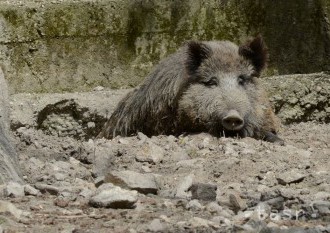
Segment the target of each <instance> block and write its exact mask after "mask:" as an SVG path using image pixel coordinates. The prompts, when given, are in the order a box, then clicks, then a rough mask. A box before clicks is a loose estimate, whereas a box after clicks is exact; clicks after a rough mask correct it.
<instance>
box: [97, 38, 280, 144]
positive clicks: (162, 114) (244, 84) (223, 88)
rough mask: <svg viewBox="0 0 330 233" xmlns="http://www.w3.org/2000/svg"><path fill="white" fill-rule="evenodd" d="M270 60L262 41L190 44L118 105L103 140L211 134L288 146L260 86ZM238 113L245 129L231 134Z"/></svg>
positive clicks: (193, 42)
mask: <svg viewBox="0 0 330 233" xmlns="http://www.w3.org/2000/svg"><path fill="white" fill-rule="evenodd" d="M267 58H268V53H267V48H266V46H265V44H264V42H263V40H262V38H261V36H257V37H256V38H254V39H253V40H250V41H248V42H246V43H245V44H243V45H242V46H240V47H238V46H236V45H235V44H233V43H231V42H228V41H209V42H208V41H204V42H198V41H190V42H188V43H186V44H185V45H184V46H183V47H181V48H180V49H179V50H178V51H177V52H176V53H174V54H172V55H170V56H169V57H167V58H166V59H164V60H163V61H161V62H160V63H159V65H158V66H156V68H155V70H154V71H153V72H152V73H151V74H150V75H149V76H148V77H147V78H146V79H145V81H144V82H143V83H142V85H141V86H140V87H139V88H137V89H135V90H134V91H132V92H130V93H129V94H128V95H127V96H126V97H125V98H124V99H123V100H121V101H120V102H119V104H118V106H117V108H116V109H115V111H114V112H113V114H112V115H111V117H110V119H109V121H108V122H107V123H106V124H105V126H104V129H103V130H102V132H101V133H100V134H99V137H105V138H113V137H115V136H116V135H121V136H130V135H133V134H136V133H137V132H139V131H140V132H143V133H144V134H146V135H148V136H152V135H159V134H174V135H179V134H181V133H185V132H186V133H189V132H209V133H211V134H213V135H216V136H222V135H223V134H225V135H226V136H227V135H232V136H236V135H238V136H241V137H254V138H257V139H264V140H267V141H272V142H280V143H283V141H282V140H281V139H280V138H278V137H277V136H276V129H277V126H276V118H275V115H274V113H273V111H272V109H271V107H270V104H269V101H268V99H267V96H266V94H265V92H264V91H263V90H262V88H261V87H260V85H259V84H258V80H257V77H258V76H259V75H260V72H261V71H262V70H263V69H264V67H265V66H266V61H267ZM233 112H234V115H235V116H237V118H239V122H240V123H241V125H240V127H239V128H238V129H236V128H235V130H228V126H226V124H223V122H224V119H227V118H228V114H231V113H233ZM230 117H232V116H230ZM230 119H231V118H230Z"/></svg>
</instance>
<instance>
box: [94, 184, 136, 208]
mask: <svg viewBox="0 0 330 233" xmlns="http://www.w3.org/2000/svg"><path fill="white" fill-rule="evenodd" d="M136 202H137V191H129V190H125V189H121V188H120V187H112V188H106V189H103V190H100V192H98V193H97V194H96V195H95V196H93V197H91V199H90V200H89V203H90V205H92V206H94V207H106V208H114V209H133V208H135V203H136Z"/></svg>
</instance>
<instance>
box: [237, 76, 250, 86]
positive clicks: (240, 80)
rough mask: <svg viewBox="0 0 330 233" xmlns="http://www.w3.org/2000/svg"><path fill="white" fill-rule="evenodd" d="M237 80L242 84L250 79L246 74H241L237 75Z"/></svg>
mask: <svg viewBox="0 0 330 233" xmlns="http://www.w3.org/2000/svg"><path fill="white" fill-rule="evenodd" d="M237 80H238V84H239V85H242V86H244V85H245V84H246V83H247V82H248V81H249V80H250V77H249V76H248V75H244V74H241V75H240V76H238V78H237Z"/></svg>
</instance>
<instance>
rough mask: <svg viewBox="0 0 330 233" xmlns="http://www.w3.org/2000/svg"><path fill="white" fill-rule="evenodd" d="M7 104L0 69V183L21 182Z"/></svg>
mask: <svg viewBox="0 0 330 233" xmlns="http://www.w3.org/2000/svg"><path fill="white" fill-rule="evenodd" d="M8 104H9V98H8V89H7V84H6V81H5V78H4V75H3V72H2V69H1V68H0V183H4V182H8V181H16V182H22V179H21V177H20V175H21V174H20V169H19V167H18V161H17V159H18V158H17V157H18V156H17V153H16V151H15V149H14V147H13V142H12V140H11V135H10V132H9V108H8ZM23 193H24V192H23Z"/></svg>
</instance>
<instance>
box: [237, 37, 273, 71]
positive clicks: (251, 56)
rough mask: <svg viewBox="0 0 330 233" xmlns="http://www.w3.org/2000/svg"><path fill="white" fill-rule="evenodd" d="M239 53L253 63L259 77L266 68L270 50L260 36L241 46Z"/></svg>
mask: <svg viewBox="0 0 330 233" xmlns="http://www.w3.org/2000/svg"><path fill="white" fill-rule="evenodd" d="M238 53H239V54H240V55H241V56H243V57H245V58H246V59H248V60H250V61H251V63H252V65H253V66H254V69H255V71H256V73H257V75H259V74H260V72H261V71H262V69H264V68H265V66H266V63H267V60H268V49H267V47H266V45H265V43H264V40H263V39H262V37H261V36H260V35H258V36H257V37H255V38H254V39H252V40H250V41H247V42H246V43H245V44H243V45H241V46H240V47H239V50H238Z"/></svg>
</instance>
